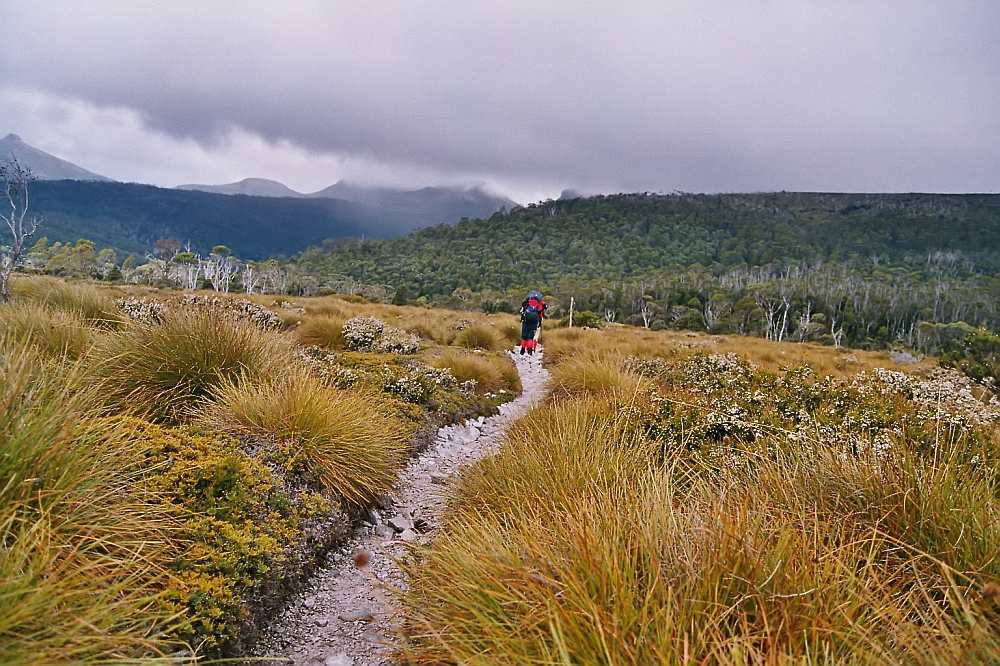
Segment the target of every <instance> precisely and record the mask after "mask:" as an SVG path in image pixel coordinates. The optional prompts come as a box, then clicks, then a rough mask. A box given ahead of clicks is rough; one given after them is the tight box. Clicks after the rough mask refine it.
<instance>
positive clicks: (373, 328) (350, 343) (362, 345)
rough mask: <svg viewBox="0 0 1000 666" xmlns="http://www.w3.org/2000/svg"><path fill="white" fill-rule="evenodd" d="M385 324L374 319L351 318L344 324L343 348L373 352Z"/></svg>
mask: <svg viewBox="0 0 1000 666" xmlns="http://www.w3.org/2000/svg"><path fill="white" fill-rule="evenodd" d="M383 330H385V322H383V321H382V320H381V319H376V318H375V317H364V316H362V317H353V318H351V319H348V320H347V321H345V322H344V328H343V329H342V332H343V334H344V346H345V347H347V348H348V349H351V350H354V351H374V348H375V343H376V342H378V340H379V339H380V338H381V337H382V331H383Z"/></svg>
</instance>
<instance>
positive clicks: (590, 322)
mask: <svg viewBox="0 0 1000 666" xmlns="http://www.w3.org/2000/svg"><path fill="white" fill-rule="evenodd" d="M559 323H561V324H562V325H563V326H569V315H568V314H567V315H566V316H565V317H563V318H562V319H561V320H560V322H559ZM573 326H574V327H579V328H601V327H603V326H604V319H602V318H601V316H600V315H598V314H597V313H596V312H591V311H590V310H579V311H577V312H574V313H573Z"/></svg>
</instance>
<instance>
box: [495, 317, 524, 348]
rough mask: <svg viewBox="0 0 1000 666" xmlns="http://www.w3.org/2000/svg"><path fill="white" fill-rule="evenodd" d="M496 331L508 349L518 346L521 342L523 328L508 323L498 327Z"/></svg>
mask: <svg viewBox="0 0 1000 666" xmlns="http://www.w3.org/2000/svg"><path fill="white" fill-rule="evenodd" d="M496 329H497V332H498V333H499V334H500V337H501V338H502V339H503V341H504V342H506V343H507V346H508V347H509V346H511V345H515V344H517V343H518V342H519V341H520V340H521V327H520V326H518V325H517V324H512V323H510V322H507V323H503V324H500V325H498V326H497V327H496Z"/></svg>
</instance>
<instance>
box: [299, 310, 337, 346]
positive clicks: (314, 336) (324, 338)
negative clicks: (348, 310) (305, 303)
mask: <svg viewBox="0 0 1000 666" xmlns="http://www.w3.org/2000/svg"><path fill="white" fill-rule="evenodd" d="M295 338H296V339H297V340H298V341H299V342H300V343H302V344H304V345H315V346H317V347H325V348H326V349H343V348H344V320H343V319H341V318H338V317H329V316H324V317H315V318H312V319H306V320H305V321H304V322H303V323H302V325H300V326H299V327H298V328H297V329H295Z"/></svg>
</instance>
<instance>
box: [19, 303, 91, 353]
mask: <svg viewBox="0 0 1000 666" xmlns="http://www.w3.org/2000/svg"><path fill="white" fill-rule="evenodd" d="M0 332H3V333H4V334H5V336H6V342H7V344H10V345H13V346H17V347H32V348H33V349H35V350H37V351H38V352H40V353H41V354H43V355H44V356H47V357H53V358H57V357H61V356H67V357H69V358H78V357H79V356H81V355H82V354H83V353H84V352H85V351H86V350H87V349H88V348H89V346H90V342H91V339H92V338H93V337H94V335H95V334H96V332H95V331H94V330H93V329H92V328H90V327H89V326H87V324H86V323H85V322H84V320H83V319H82V318H80V316H79V315H77V314H75V313H74V312H72V311H68V310H58V309H53V308H50V307H47V306H45V305H42V304H39V303H32V302H21V303H10V304H7V305H4V306H3V307H0Z"/></svg>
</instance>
